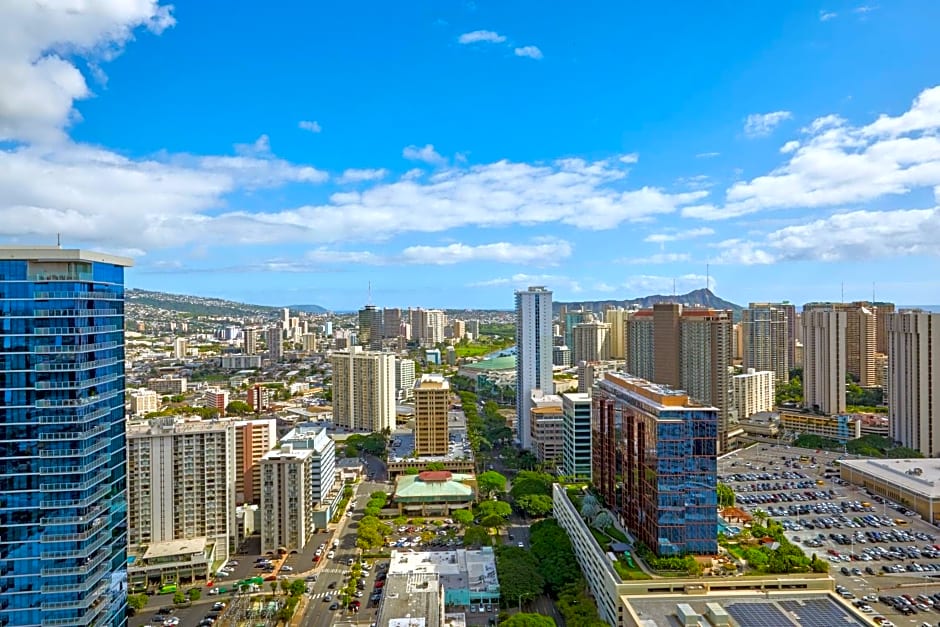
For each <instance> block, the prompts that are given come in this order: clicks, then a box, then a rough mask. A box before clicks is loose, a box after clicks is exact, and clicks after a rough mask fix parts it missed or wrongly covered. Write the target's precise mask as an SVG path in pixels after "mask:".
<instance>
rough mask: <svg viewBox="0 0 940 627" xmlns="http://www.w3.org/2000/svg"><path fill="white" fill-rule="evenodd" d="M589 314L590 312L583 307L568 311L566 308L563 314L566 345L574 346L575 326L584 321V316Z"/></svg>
mask: <svg viewBox="0 0 940 627" xmlns="http://www.w3.org/2000/svg"><path fill="white" fill-rule="evenodd" d="M587 314H588V312H587V311H584V310H583V309H578V310H574V311H568V310H567V309H566V310H565V311H564V312H563V313H562V314H561V317H562V320H563V321H564V323H565V346H567V347H569V348H573V347H574V328H575V327H576V326H578V325H579V324H581V323H582V322H584V318H585V316H586V315H587Z"/></svg>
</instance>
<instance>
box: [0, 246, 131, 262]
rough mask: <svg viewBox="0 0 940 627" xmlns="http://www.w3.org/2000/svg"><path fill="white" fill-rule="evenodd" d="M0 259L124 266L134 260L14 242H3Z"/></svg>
mask: <svg viewBox="0 0 940 627" xmlns="http://www.w3.org/2000/svg"><path fill="white" fill-rule="evenodd" d="M0 259H11V260H15V261H93V262H98V263H110V264H113V265H115V266H125V267H130V266H133V265H134V260H133V259H131V258H129V257H119V256H117V255H109V254H107V253H99V252H95V251H92V250H79V249H77V248H59V247H58V246H35V245H34V246H17V245H14V244H4V245H3V246H2V247H0Z"/></svg>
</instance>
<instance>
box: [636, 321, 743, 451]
mask: <svg viewBox="0 0 940 627" xmlns="http://www.w3.org/2000/svg"><path fill="white" fill-rule="evenodd" d="M627 328H628V333H627V335H628V343H629V346H630V349H629V351H628V354H627V368H628V369H631V370H635V371H636V373H633V372H631V374H632V375H633V376H637V377H640V378H644V379H645V377H643V376H641V375H640V374H637V373H642V374H643V375H647V374H648V375H651V377H652V378H650V379H646V380H649V381H654V382H656V383H657V384H660V385H667V386H669V387H670V388H673V389H681V390H685V391H686V392H688V393H689V395H690V396H691V397H692V398H694V399H696V400H697V401H699V402H702V403H707V404H709V405H714V406H715V407H717V408H718V415H719V418H720V421H719V428H718V444H719V447H720V450H722V451H724V450H727V448H728V441H727V434H728V431H729V425H730V421H731V419H732V409H733V407H732V400H733V399H732V389H731V365H732V363H733V359H732V344H733V341H734V340H733V337H732V335H733V328H732V315H731V312H730V311H725V310H716V309H703V308H696V307H690V308H683V307H682V305H679V304H677V303H660V304H656V305H654V306H653V309H652V310H649V309H643V310H640V311H638V312H636V313H634V314H633V316H631V318H630V320H629V322H628V325H627Z"/></svg>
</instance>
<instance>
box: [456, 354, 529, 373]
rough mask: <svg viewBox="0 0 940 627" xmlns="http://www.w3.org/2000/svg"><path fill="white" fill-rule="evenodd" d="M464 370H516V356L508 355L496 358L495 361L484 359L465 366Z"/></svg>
mask: <svg viewBox="0 0 940 627" xmlns="http://www.w3.org/2000/svg"><path fill="white" fill-rule="evenodd" d="M461 367H462V368H469V369H470V370H515V369H516V356H515V355H506V356H504V357H494V358H493V359H484V360H483V361H478V362H476V363H472V364H464V365H463V366H461Z"/></svg>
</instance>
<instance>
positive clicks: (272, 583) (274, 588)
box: [268, 581, 277, 595]
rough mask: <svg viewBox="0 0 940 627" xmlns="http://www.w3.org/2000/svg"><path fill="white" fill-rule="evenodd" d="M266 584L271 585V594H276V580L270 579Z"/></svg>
mask: <svg viewBox="0 0 940 627" xmlns="http://www.w3.org/2000/svg"><path fill="white" fill-rule="evenodd" d="M268 585H269V586H271V594H274V595H276V594H277V582H276V581H271V582H269V583H268Z"/></svg>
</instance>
